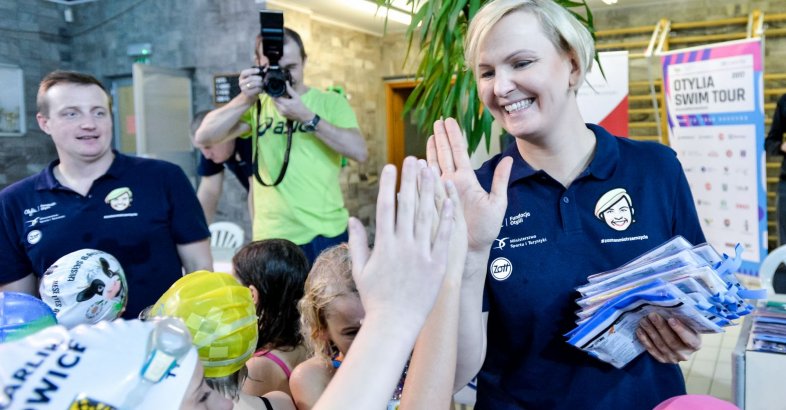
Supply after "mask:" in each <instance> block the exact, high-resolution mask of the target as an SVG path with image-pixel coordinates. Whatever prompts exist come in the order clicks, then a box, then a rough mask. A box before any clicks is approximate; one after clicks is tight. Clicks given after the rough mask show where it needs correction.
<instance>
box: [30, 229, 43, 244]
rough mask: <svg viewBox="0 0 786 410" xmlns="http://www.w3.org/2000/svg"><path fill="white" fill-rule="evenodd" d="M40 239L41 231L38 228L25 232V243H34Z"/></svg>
mask: <svg viewBox="0 0 786 410" xmlns="http://www.w3.org/2000/svg"><path fill="white" fill-rule="evenodd" d="M40 240H41V231H39V230H38V229H36V230H34V231H30V232H28V233H27V243H29V244H30V245H35V244H37V243H38V242H39V241H40Z"/></svg>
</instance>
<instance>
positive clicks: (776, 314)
mask: <svg viewBox="0 0 786 410" xmlns="http://www.w3.org/2000/svg"><path fill="white" fill-rule="evenodd" d="M750 343H751V346H750V347H751V349H753V350H759V351H763V352H774V353H783V354H786V303H778V302H769V303H767V305H766V306H764V307H761V308H759V309H757V310H756V313H755V314H754V315H753V329H751V339H750Z"/></svg>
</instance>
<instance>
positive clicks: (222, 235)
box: [210, 222, 244, 254]
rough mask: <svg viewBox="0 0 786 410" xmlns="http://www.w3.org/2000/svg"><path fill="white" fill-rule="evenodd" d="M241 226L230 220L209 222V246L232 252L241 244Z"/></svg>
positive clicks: (242, 234)
mask: <svg viewBox="0 0 786 410" xmlns="http://www.w3.org/2000/svg"><path fill="white" fill-rule="evenodd" d="M243 236H244V233H243V228H241V227H240V226H238V225H237V224H235V223H232V222H214V223H212V224H210V247H211V248H212V249H213V250H219V251H229V252H231V253H232V254H234V253H235V251H236V250H237V249H238V248H240V247H241V246H242V245H243V239H244V238H243Z"/></svg>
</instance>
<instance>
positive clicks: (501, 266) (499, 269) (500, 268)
mask: <svg viewBox="0 0 786 410" xmlns="http://www.w3.org/2000/svg"><path fill="white" fill-rule="evenodd" d="M489 272H491V276H493V277H494V279H496V280H505V279H507V278H509V277H510V275H511V274H512V273H513V265H512V264H511V263H510V261H509V260H508V259H507V258H501V257H500V258H497V259H494V260H493V261H491V265H489Z"/></svg>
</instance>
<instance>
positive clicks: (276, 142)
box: [241, 88, 358, 245]
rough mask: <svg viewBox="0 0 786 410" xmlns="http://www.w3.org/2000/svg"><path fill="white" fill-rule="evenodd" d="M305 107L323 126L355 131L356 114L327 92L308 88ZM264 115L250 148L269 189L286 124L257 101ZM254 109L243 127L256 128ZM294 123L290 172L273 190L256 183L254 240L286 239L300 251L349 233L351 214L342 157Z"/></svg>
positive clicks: (267, 104)
mask: <svg viewBox="0 0 786 410" xmlns="http://www.w3.org/2000/svg"><path fill="white" fill-rule="evenodd" d="M300 98H301V99H302V100H303V104H305V105H306V107H308V108H309V109H310V110H311V111H313V112H315V113H316V114H317V115H319V116H320V118H321V119H322V121H327V122H329V123H330V124H332V125H334V126H336V127H339V128H357V127H358V122H357V118H356V117H355V113H354V112H353V111H352V108H351V107H350V106H349V103H348V102H347V100H346V99H345V98H344V97H342V96H340V95H338V94H336V93H331V92H323V91H320V90H317V89H314V88H310V89H309V90H308V91H307V92H306V93H305V94H303V95H301V96H300ZM260 102H261V105H262V112H261V115H260V117H259V118H260V121H259V122H260V126H259V128H258V130H259V132H258V137H257V138H256V140H255V141H254V142H253V143H254V152H255V153H257V155H258V158H259V174H260V176H261V177H262V180H263V181H265V183H266V184H272V183H273V182H274V181H275V180H276V178H278V174H279V172H280V170H281V164H282V163H283V160H284V152H285V151H286V141H287V136H286V118H285V117H284V116H282V115H281V114H279V113H278V111H277V110H276V107H275V104H273V101H272V100H271V99H270V97H268V96H267V95H261V96H260ZM255 110H256V107H252V108H251V109H249V110H248V111H246V112H245V113H244V114H243V116H242V117H241V121H243V122H246V123H247V124H249V125H251V127H252V128H253V126H254V125H253V124H255V123H256V122H257V120H256V118H255ZM302 126H303V125H302V124H300V123H298V122H296V123H295V124H294V129H293V132H292V148H291V151H290V155H289V167H288V168H287V173H286V175H285V176H284V179H283V180H282V181H281V183H280V184H279V185H277V186H275V187H266V186H263V185H261V184H260V183H259V182H258V181H257V180H256V178H254V187H253V191H254V221H253V236H254V240H255V241H256V240H260V239H270V238H284V239H289V240H290V241H292V242H294V243H296V244H298V245H302V244H306V243H308V242H310V241H311V240H312V239H314V237H316V236H317V235H322V236H325V237H333V236H337V235H339V234H341V233H342V232H344V230H345V229H347V219H348V218H349V213H348V212H347V209H346V208H344V198H343V197H342V195H341V187H340V185H339V181H338V177H339V172H340V170H341V155H340V154H339V153H337V152H336V151H333V149H331V148H330V147H328V146H327V145H325V143H323V142H322V140H320V139H319V138H317V137H316V136H315V135H314V134H313V133H307V132H304V131H303V130H302Z"/></svg>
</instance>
